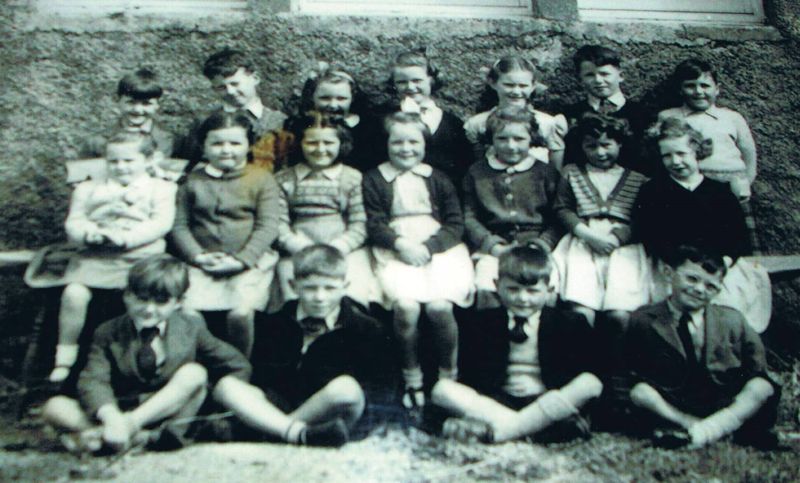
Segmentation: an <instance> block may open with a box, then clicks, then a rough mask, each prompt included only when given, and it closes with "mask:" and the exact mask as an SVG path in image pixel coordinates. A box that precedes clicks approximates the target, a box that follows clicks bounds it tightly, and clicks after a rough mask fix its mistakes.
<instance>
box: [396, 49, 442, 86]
mask: <svg viewBox="0 0 800 483" xmlns="http://www.w3.org/2000/svg"><path fill="white" fill-rule="evenodd" d="M395 67H422V68H423V69H425V72H426V73H427V74H428V75H429V76H431V79H433V82H432V83H431V92H432V93H433V92H436V91H437V90H438V89H439V88H440V87H441V86H442V83H441V80H440V79H439V68H438V67H436V65H434V63H433V62H431V60H430V59H429V58H428V55H427V54H426V52H425V49H419V50H407V51H405V52H401V53H400V54H398V55H397V56H396V57H395V58H394V62H392V66H391V69H392V71H394V68H395ZM389 91H390V92H391V93H392V94H394V93H395V89H394V72H392V73H390V74H389Z"/></svg>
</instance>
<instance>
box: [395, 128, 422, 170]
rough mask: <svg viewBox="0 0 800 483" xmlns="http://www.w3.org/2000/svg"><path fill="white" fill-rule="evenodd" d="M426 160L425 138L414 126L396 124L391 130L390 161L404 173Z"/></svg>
mask: <svg viewBox="0 0 800 483" xmlns="http://www.w3.org/2000/svg"><path fill="white" fill-rule="evenodd" d="M424 158H425V136H423V135H422V131H420V129H419V127H418V126H416V125H414V124H395V125H393V126H392V127H391V129H390V130H389V161H391V163H392V164H393V165H394V166H395V167H396V168H398V169H401V170H403V171H405V170H408V169H411V168H413V167H414V166H416V165H418V164H419V163H421V162H422V160H423V159H424Z"/></svg>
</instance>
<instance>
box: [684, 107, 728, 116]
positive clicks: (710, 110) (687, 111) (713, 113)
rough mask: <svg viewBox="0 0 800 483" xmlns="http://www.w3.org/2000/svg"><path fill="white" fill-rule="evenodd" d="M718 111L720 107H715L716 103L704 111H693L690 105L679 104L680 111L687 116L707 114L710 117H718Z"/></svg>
mask: <svg viewBox="0 0 800 483" xmlns="http://www.w3.org/2000/svg"><path fill="white" fill-rule="evenodd" d="M720 112H721V109H720V108H719V107H717V106H716V105H713V106H711V107H709V108H708V109H706V110H704V111H695V110H694V109H692V108H691V107H689V106H687V105H686V104H684V105H683V106H681V113H682V114H683V115H684V116H686V117H688V116H701V115H703V114H705V115H707V116H709V117H711V118H714V119H719V116H720Z"/></svg>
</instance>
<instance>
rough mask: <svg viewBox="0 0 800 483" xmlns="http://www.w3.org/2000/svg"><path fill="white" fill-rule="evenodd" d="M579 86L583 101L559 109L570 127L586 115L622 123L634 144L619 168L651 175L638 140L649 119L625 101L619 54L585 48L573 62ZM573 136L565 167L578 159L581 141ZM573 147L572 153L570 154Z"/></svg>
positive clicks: (567, 141) (627, 148) (628, 146)
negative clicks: (626, 125)
mask: <svg viewBox="0 0 800 483" xmlns="http://www.w3.org/2000/svg"><path fill="white" fill-rule="evenodd" d="M572 61H573V64H574V66H575V74H576V75H577V77H578V82H579V83H580V85H581V87H583V90H584V93H585V95H586V97H585V98H584V99H583V100H581V101H578V102H576V103H573V104H569V105H567V106H564V107H562V108H561V112H562V113H563V114H564V116H565V117H566V118H567V121H568V122H569V125H570V127H574V126H575V125H576V124H577V123H578V121H579V120H580V119H581V118H582V117H583V115H584V114H586V113H588V112H595V113H599V114H605V115H609V116H612V117H616V118H620V119H625V120H626V121H627V122H628V125H629V126H630V129H631V131H632V132H633V138H634V139H633V140H632V141H633V142H626V143H625V144H624V152H623V153H621V155H620V164H621V165H622V166H623V167H625V168H629V169H633V170H635V171H639V172H641V173H643V174H647V175H651V174H653V172H654V171H653V170H654V169H655V168H654V167H652V166H649V165H648V164H643V163H642V156H641V153H642V148H641V139H642V135H643V133H644V130H645V129H646V128H647V126H648V125H649V124H650V115H649V113H648V112H647V111H646V110H645V109H644V107H643V106H642V105H641V104H640V103H638V102H636V101H633V100H631V99H628V98H626V97H625V94H624V93H623V92H622V89H621V84H622V82H623V81H624V80H625V77H624V75H623V70H622V59H621V58H620V56H619V54H618V53H617V52H616V51H614V50H612V49H610V48H608V47H604V46H602V45H584V46H583V47H581V48H580V49H578V51H577V52H575V55H574V57H573V58H572ZM573 137H574V134H573V135H572V136H570V135H569V134H568V135H567V138H565V145H566V146H567V151H566V152H565V157H566V158H565V160H564V164H567V163H569V162H574V161H575V157H576V156H580V152H576V149H577V151H580V149H579V147H580V140H574V139H572V138H573ZM570 147H572V148H573V149H572V151H573V152H572V153H570Z"/></svg>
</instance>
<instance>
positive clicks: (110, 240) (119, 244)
mask: <svg viewBox="0 0 800 483" xmlns="http://www.w3.org/2000/svg"><path fill="white" fill-rule="evenodd" d="M103 238H104V243H105V244H106V245H108V246H111V247H116V248H125V239H124V238H123V237H122V236H121V235H120V234H119V233H111V232H107V231H104V232H103Z"/></svg>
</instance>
